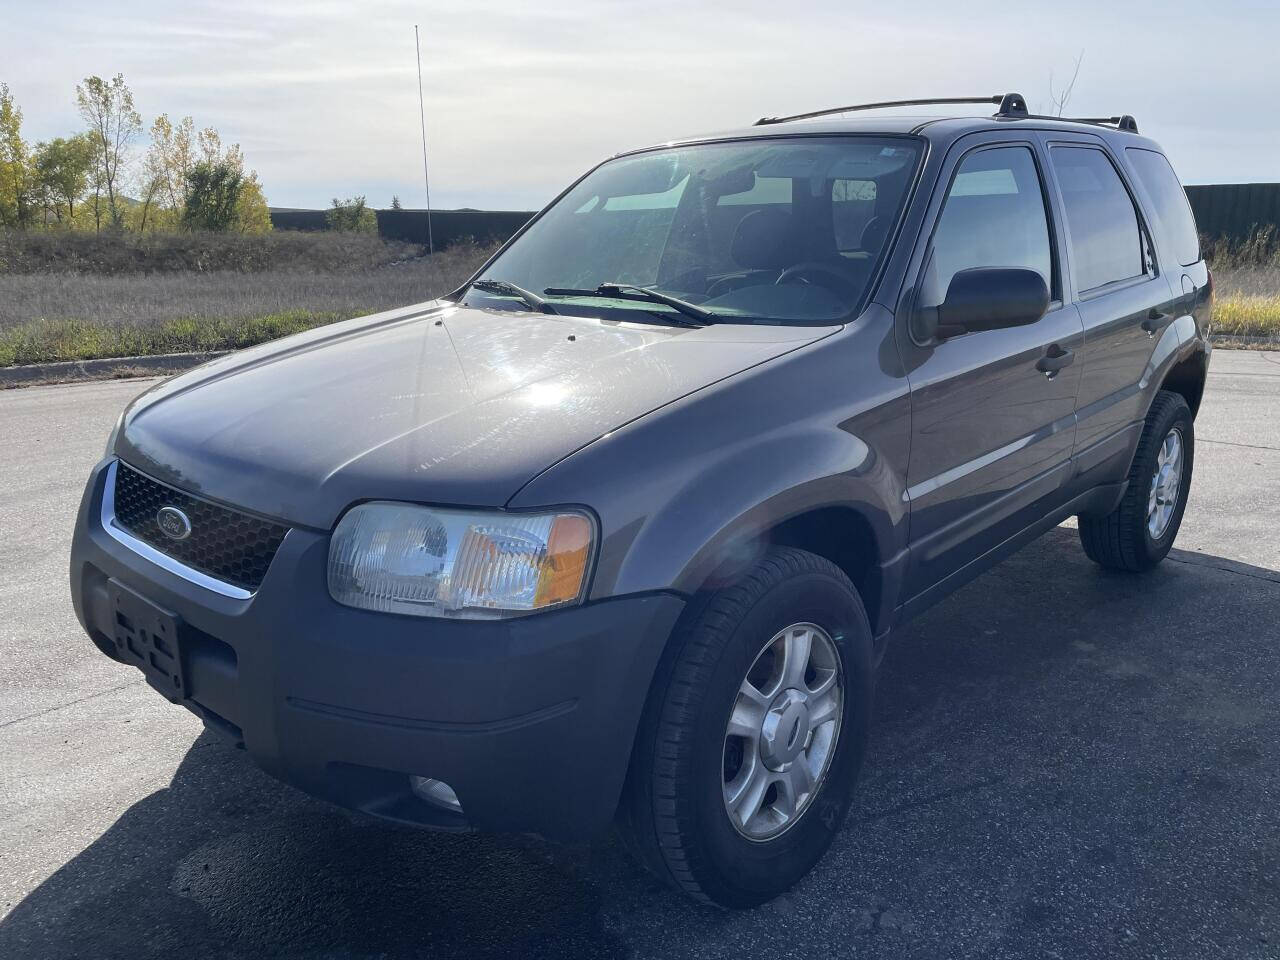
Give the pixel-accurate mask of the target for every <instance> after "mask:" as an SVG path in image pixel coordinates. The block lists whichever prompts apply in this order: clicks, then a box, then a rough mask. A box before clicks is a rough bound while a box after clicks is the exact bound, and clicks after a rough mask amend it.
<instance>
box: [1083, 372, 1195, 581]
mask: <svg viewBox="0 0 1280 960" xmlns="http://www.w3.org/2000/svg"><path fill="white" fill-rule="evenodd" d="M1175 429H1177V430H1179V431H1181V437H1182V476H1181V481H1180V485H1179V488H1178V498H1177V503H1176V504H1175V505H1174V511H1173V515H1172V516H1171V517H1170V518H1169V523H1168V526H1167V527H1165V530H1164V532H1163V533H1162V534H1161V535H1160V537H1159V538H1158V539H1157V538H1153V537H1152V536H1151V531H1150V530H1149V529H1148V527H1147V502H1148V497H1149V496H1150V493H1151V480H1152V477H1153V476H1154V475H1155V471H1156V465H1157V458H1158V456H1159V454H1160V446H1161V444H1162V443H1163V442H1164V439H1165V437H1166V436H1168V434H1169V433H1170V431H1172V430H1175ZM1195 446H1196V442H1195V425H1194V423H1193V421H1192V419H1191V408H1190V407H1188V406H1187V401H1186V400H1185V399H1184V398H1183V397H1182V396H1181V394H1177V393H1172V392H1170V391H1168V390H1161V391H1160V392H1159V393H1157V394H1156V398H1155V401H1154V402H1153V403H1152V404H1151V409H1150V411H1148V413H1147V422H1146V426H1145V427H1143V430H1142V436H1141V437H1140V438H1139V439H1138V449H1137V452H1136V453H1135V454H1134V457H1133V464H1132V466H1130V468H1129V486H1128V488H1127V489H1126V490H1125V494H1124V497H1123V498H1122V499H1121V500H1120V505H1119V506H1118V507H1116V508H1115V509H1114V510H1112V511H1111V512H1110V513H1109V514H1107V515H1106V516H1105V517H1083V516H1082V517H1080V520H1079V526H1080V543H1081V545H1083V547H1084V552H1085V554H1087V555H1088V557H1089V559H1090V560H1092V561H1093V562H1094V563H1097V564H1100V565H1101V566H1104V567H1107V568H1109V569H1112V570H1128V571H1132V572H1137V571H1141V570H1149V569H1151V568H1152V567H1154V566H1155V565H1156V564H1157V563H1159V562H1160V561H1161V560H1163V559H1164V558H1165V556H1166V555H1167V554H1168V552H1169V549H1170V548H1171V547H1172V546H1173V541H1174V539H1175V538H1176V537H1177V536H1178V528H1179V527H1180V526H1181V525H1182V514H1183V512H1184V511H1185V510H1186V507H1187V497H1188V495H1189V494H1190V492H1191V472H1192V466H1193V461H1194V459H1195Z"/></svg>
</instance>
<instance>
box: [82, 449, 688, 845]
mask: <svg viewBox="0 0 1280 960" xmlns="http://www.w3.org/2000/svg"><path fill="white" fill-rule="evenodd" d="M109 463H110V461H104V462H103V463H102V464H99V465H98V467H97V468H95V470H94V472H93V474H92V476H91V477H90V481H89V485H88V487H87V489H86V491H85V495H84V498H83V500H82V502H81V506H80V513H79V517H78V520H77V524H76V531H75V537H74V540H73V544H72V550H71V595H72V600H73V603H74V605H75V610H76V616H77V617H78V618H79V620H80V623H81V625H82V626H84V628H85V630H86V631H87V632H88V634H89V636H90V637H91V638H92V639H93V641H94V642H95V644H96V645H97V646H98V647H99V648H100V649H102V651H103V652H104V653H106V654H107V655H109V656H112V657H113V658H116V659H118V658H117V657H116V653H115V649H114V645H113V642H112V641H111V639H110V638H111V636H112V635H113V617H114V613H113V611H112V609H111V604H110V602H109V599H108V581H109V580H112V579H114V580H115V581H117V582H118V583H122V584H124V585H125V586H126V587H129V588H131V589H132V590H134V591H135V592H137V593H139V594H141V595H143V596H145V597H147V598H148V599H149V600H151V601H152V602H153V603H156V604H158V605H160V606H161V607H164V608H166V609H168V610H170V611H172V612H173V613H175V614H176V615H177V616H178V617H179V618H180V619H181V621H182V624H183V631H184V632H183V643H182V654H183V661H184V664H183V665H184V670H185V674H186V679H187V687H186V691H185V694H186V696H185V698H184V699H182V700H181V701H180V702H181V703H182V704H183V705H184V706H186V707H187V708H188V709H190V710H192V711H193V712H194V713H196V714H197V715H199V716H200V717H201V718H202V719H204V720H205V722H206V723H207V724H208V725H209V726H210V727H212V728H214V729H217V730H219V731H221V732H224V733H227V734H229V735H230V736H231V737H232V738H233V739H234V740H235V741H237V742H238V743H240V744H242V745H243V747H244V749H245V750H246V751H247V752H248V753H249V755H250V756H251V757H252V758H253V759H254V761H255V762H257V763H258V764H259V765H260V766H261V767H262V768H263V769H265V770H266V771H268V772H269V773H271V774H273V775H274V776H276V777H278V778H280V779H281V780H284V781H286V782H288V783H291V784H293V785H294V786H297V787H300V788H301V789H303V790H305V791H307V792H308V793H311V794H313V795H315V796H319V797H323V798H325V799H328V800H331V801H333V802H336V803H338V804H341V805H343V806H346V807H350V808H352V809H358V810H362V811H365V812H367V813H371V814H374V815H378V816H382V817H387V818H390V819H394V820H399V821H403V822H410V823H416V824H421V825H426V826H434V827H439V828H477V829H482V830H502V831H508V830H510V831H533V832H536V833H540V834H543V835H544V836H548V837H551V838H556V839H570V838H575V837H585V836H590V835H592V834H594V833H597V832H599V831H600V830H602V829H603V828H604V827H606V826H607V825H608V823H609V822H610V820H611V818H612V816H613V812H614V809H615V807H616V805H617V800H618V797H619V794H620V792H621V789H622V782H623V779H624V778H625V776H626V769H627V765H628V762H629V760H630V754H631V745H632V741H633V739H634V736H635V731H636V727H637V724H638V721H639V717H640V711H641V709H642V707H643V705H644V699H645V696H646V694H647V693H648V687H649V682H650V680H651V678H652V677H653V673H654V669H655V668H656V665H657V662H658V658H659V657H660V656H661V653H662V649H663V647H664V645H665V643H666V640H667V637H668V636H669V635H670V633H671V629H672V627H673V626H674V624H675V621H676V619H677V617H678V616H679V615H680V612H681V610H682V608H683V604H684V601H683V600H682V599H681V598H680V597H678V596H675V595H671V594H652V595H644V596H632V597H624V598H620V599H613V600H608V601H602V602H598V603H593V604H589V605H586V606H582V607H575V608H572V609H568V610H561V611H554V612H549V613H544V614H537V615H534V616H529V617H523V618H518V619H513V620H506V621H450V620H435V619H421V618H415V617H406V616H397V615H393V614H383V613H374V612H370V611H363V610H355V609H352V608H350V607H345V606H342V605H340V604H338V603H335V602H334V601H333V599H332V598H331V597H330V596H329V592H328V588H327V585H326V583H327V580H326V563H327V559H328V546H329V536H328V533H327V532H318V531H312V530H306V529H301V528H294V529H293V530H291V531H290V532H289V533H288V535H287V536H286V537H285V539H284V542H283V543H282V544H281V546H280V549H279V551H278V552H277V554H276V556H275V559H274V560H273V561H272V564H271V567H270V569H269V570H268V571H267V575H266V577H265V579H264V580H263V582H262V585H261V587H260V588H259V589H258V591H257V592H256V593H255V594H254V595H252V596H249V597H247V598H240V597H229V596H224V595H220V594H218V593H216V592H214V591H212V590H209V589H207V588H206V587H203V586H200V585H197V584H195V583H192V582H190V581H188V580H186V579H184V578H183V577H181V576H179V575H178V574H176V573H174V572H171V571H169V570H166V569H164V568H162V567H161V566H159V565H157V564H155V563H153V562H152V561H150V560H148V559H146V558H145V557H143V556H142V555H140V554H138V553H136V552H134V551H132V550H130V549H129V548H128V547H127V546H125V545H123V544H121V543H119V542H117V541H116V540H115V539H113V538H111V537H110V536H108V535H107V533H106V532H105V530H104V529H103V527H102V523H101V505H102V495H103V487H104V479H105V473H106V468H107V467H108V465H109ZM410 775H417V776H424V777H431V778H434V779H437V780H443V781H445V782H446V783H448V784H449V785H450V786H451V787H452V788H453V789H454V791H455V792H456V793H457V796H458V799H459V800H460V801H461V804H462V810H463V815H462V816H461V817H459V815H458V814H456V813H453V812H450V811H447V810H445V809H443V808H441V807H438V806H435V805H433V804H431V803H429V802H427V801H424V800H421V799H418V798H417V797H416V796H414V795H413V794H412V793H411V792H410V790H409V776H410Z"/></svg>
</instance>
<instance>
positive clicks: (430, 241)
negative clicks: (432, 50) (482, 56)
mask: <svg viewBox="0 0 1280 960" xmlns="http://www.w3.org/2000/svg"><path fill="white" fill-rule="evenodd" d="M413 48H414V50H415V51H416V52H417V54H418V120H419V122H421V124H422V184H423V186H424V187H426V188H427V253H435V252H436V243H435V238H434V237H433V236H432V234H431V178H430V177H429V176H428V175H427V110H426V107H425V106H424V104H423V101H422V44H421V43H420V42H419V41H418V25H417V24H416V23H415V24H414V25H413Z"/></svg>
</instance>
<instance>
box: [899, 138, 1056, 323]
mask: <svg viewBox="0 0 1280 960" xmlns="http://www.w3.org/2000/svg"><path fill="white" fill-rule="evenodd" d="M1049 251H1050V247H1049V220H1048V217H1047V216H1046V215H1045V206H1044V190H1043V189H1042V188H1041V186H1040V175H1039V173H1038V172H1037V171H1036V164H1035V159H1034V158H1033V157H1032V156H1031V151H1030V150H1029V149H1028V148H1026V147H998V148H995V149H991V150H979V151H977V152H976V153H971V154H969V155H968V156H967V157H965V158H964V160H962V161H961V163H960V166H959V168H957V170H956V175H955V178H954V179H953V180H952V181H951V189H950V192H949V193H948V194H947V199H946V203H945V205H944V206H943V208H942V215H941V216H940V217H939V218H938V227H937V229H936V230H935V231H934V234H933V248H932V250H931V251H930V255H929V258H928V261H927V263H928V266H927V267H926V269H925V274H924V277H923V279H922V280H921V287H920V301H919V302H920V306H922V307H936V306H938V305H939V304H940V303H942V301H943V300H944V299H945V298H946V295H947V287H948V285H950V283H951V278H952V277H954V276H955V275H956V274H957V273H959V272H960V271H961V270H968V269H970V268H972V267H1026V268H1028V269H1030V270H1035V271H1036V272H1037V273H1039V274H1040V276H1042V277H1044V282H1045V286H1046V287H1048V288H1049V289H1050V290H1053V289H1054V287H1053V266H1052V264H1053V259H1052V256H1051V255H1050V252H1049Z"/></svg>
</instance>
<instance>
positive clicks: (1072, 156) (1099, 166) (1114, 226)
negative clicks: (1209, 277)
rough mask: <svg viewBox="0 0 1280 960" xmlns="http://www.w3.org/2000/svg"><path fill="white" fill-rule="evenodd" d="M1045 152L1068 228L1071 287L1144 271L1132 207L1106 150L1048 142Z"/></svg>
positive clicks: (1087, 287) (1086, 287)
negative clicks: (1048, 149) (1049, 149)
mask: <svg viewBox="0 0 1280 960" xmlns="http://www.w3.org/2000/svg"><path fill="white" fill-rule="evenodd" d="M1051 156H1052V157H1053V171H1054V174H1055V175H1056V176H1057V178H1058V185H1059V186H1060V187H1061V188H1062V204H1063V208H1064V209H1065V211H1066V217H1067V228H1068V230H1069V231H1070V233H1071V269H1072V271H1073V272H1074V273H1075V277H1076V289H1078V290H1081V291H1084V290H1092V289H1094V288H1095V287H1100V286H1102V285H1103V284H1107V283H1115V282H1116V281H1117V280H1128V279H1130V278H1132V277H1140V276H1142V275H1143V274H1144V273H1146V256H1145V251H1144V249H1143V248H1144V244H1143V240H1142V228H1141V227H1140V226H1139V223H1138V212H1137V210H1135V209H1134V206H1133V200H1132V199H1130V197H1129V191H1128V190H1126V189H1125V187H1124V183H1123V181H1121V179H1120V175H1119V174H1118V173H1116V168H1115V167H1113V166H1112V165H1111V161H1110V160H1109V159H1108V158H1107V155H1106V154H1105V153H1103V152H1102V151H1101V150H1094V149H1092V148H1090V147H1054V148H1053V152H1052V154H1051Z"/></svg>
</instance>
